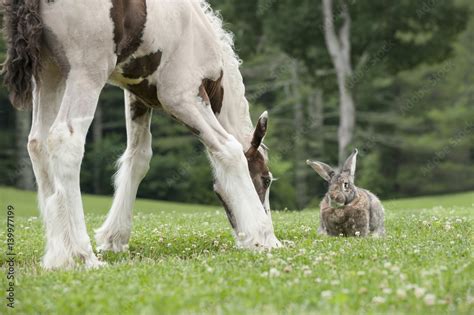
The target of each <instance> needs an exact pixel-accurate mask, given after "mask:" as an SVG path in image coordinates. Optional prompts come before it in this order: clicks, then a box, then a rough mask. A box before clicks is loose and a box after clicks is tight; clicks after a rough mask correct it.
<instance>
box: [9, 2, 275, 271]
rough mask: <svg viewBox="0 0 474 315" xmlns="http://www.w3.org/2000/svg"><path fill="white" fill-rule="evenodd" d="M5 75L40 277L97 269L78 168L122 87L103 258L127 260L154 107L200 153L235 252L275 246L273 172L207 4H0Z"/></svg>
mask: <svg viewBox="0 0 474 315" xmlns="http://www.w3.org/2000/svg"><path fill="white" fill-rule="evenodd" d="M3 4H4V9H5V15H4V18H5V37H6V42H7V48H8V51H7V59H6V61H5V64H4V69H3V72H4V73H3V74H4V80H5V84H6V86H7V87H8V89H9V91H10V100H11V102H12V104H13V106H14V107H15V108H17V109H30V108H31V109H32V126H31V132H30V134H29V137H28V144H27V148H28V152H29V156H30V158H31V162H32V166H33V170H34V173H35V178H36V183H37V190H38V204H39V209H40V212H41V214H42V217H43V221H44V226H45V234H46V246H45V254H44V256H43V259H42V266H43V267H44V268H45V269H67V268H72V267H75V266H77V265H78V264H83V265H84V266H85V267H86V268H97V267H100V266H102V265H103V264H105V262H103V261H101V260H99V259H98V258H97V256H96V255H95V253H94V251H93V248H92V245H91V241H90V238H89V236H88V233H87V230H86V224H85V220H84V211H83V205H82V199H81V191H80V180H79V179H80V168H81V162H82V159H83V156H84V145H85V141H86V134H87V131H88V129H89V127H90V125H91V122H92V120H93V117H94V113H95V110H96V106H97V103H98V99H99V95H100V93H101V90H102V89H103V87H104V86H105V85H106V84H107V83H109V84H112V85H116V86H118V87H120V88H122V89H123V90H124V95H125V116H126V129H127V147H126V150H125V152H124V153H123V155H122V156H121V157H120V159H119V161H118V165H119V168H118V171H117V173H116V175H115V181H114V183H115V193H114V199H113V203H112V206H111V208H110V210H109V212H108V215H107V218H106V220H105V221H104V223H103V224H102V226H101V227H100V228H99V229H97V230H96V231H95V232H96V233H95V239H96V242H97V249H98V250H100V251H114V252H121V251H126V250H127V248H128V243H129V239H130V235H131V228H132V212H133V207H134V202H135V199H136V194H137V190H138V187H139V184H140V182H141V181H142V179H143V178H144V177H145V175H146V173H147V171H148V169H149V163H150V159H151V158H152V149H151V137H152V136H151V133H150V121H151V116H152V111H153V110H156V109H161V110H162V111H164V112H165V113H167V114H169V115H171V116H172V117H173V118H174V119H175V120H177V121H178V122H180V123H181V124H183V125H185V126H187V127H188V128H189V130H190V131H191V132H192V133H194V134H195V135H196V136H197V137H198V138H199V139H200V141H201V142H202V143H203V144H204V146H205V148H206V152H207V155H208V158H209V161H210V164H211V166H212V169H213V173H214V187H213V188H214V191H215V193H216V194H217V196H218V198H219V199H220V201H221V202H222V204H223V206H224V208H225V211H226V213H227V216H228V219H229V222H230V224H231V227H232V228H233V234H234V236H235V239H236V245H237V246H238V247H239V248H244V249H272V248H278V247H281V243H280V241H279V240H278V239H277V238H276V236H275V233H274V228H273V223H272V219H271V213H270V203H269V190H270V186H271V183H272V174H271V172H270V170H269V168H268V149H267V148H266V147H265V145H263V143H262V140H263V138H264V137H265V135H266V132H267V125H268V113H267V112H265V113H263V114H262V115H261V116H260V118H259V120H258V122H257V124H256V126H255V127H254V126H253V124H252V121H251V118H250V114H249V104H248V101H247V100H246V98H245V87H244V84H243V79H242V75H241V73H240V70H239V67H240V63H241V62H240V60H239V58H238V57H237V55H236V53H235V51H234V43H233V38H232V35H231V34H230V33H229V32H227V31H225V30H224V28H223V26H222V19H221V17H220V15H219V14H218V13H216V12H214V11H213V10H212V8H211V7H210V5H209V4H208V3H207V2H206V1H205V0H184V1H168V0H101V1H97V0H81V1H75V0H4V3H3Z"/></svg>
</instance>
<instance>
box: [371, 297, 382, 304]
mask: <svg viewBox="0 0 474 315" xmlns="http://www.w3.org/2000/svg"><path fill="white" fill-rule="evenodd" d="M372 303H374V304H383V303H385V298H384V297H381V296H374V298H373V299H372Z"/></svg>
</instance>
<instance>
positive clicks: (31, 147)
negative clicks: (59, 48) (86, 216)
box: [28, 63, 66, 215]
mask: <svg viewBox="0 0 474 315" xmlns="http://www.w3.org/2000/svg"><path fill="white" fill-rule="evenodd" d="M41 73H42V78H41V88H36V89H35V91H34V98H33V117H32V124H31V131H30V134H29V136H28V153H29V155H30V159H31V164H32V166H33V171H34V173H35V178H36V185H37V188H38V203H39V209H40V211H41V214H42V215H43V214H44V211H45V203H46V199H47V198H48V197H49V196H51V195H52V194H53V192H54V183H53V178H52V177H51V172H50V170H51V165H50V163H49V158H48V148H47V138H48V132H49V128H50V127H51V125H52V124H53V122H54V119H55V118H56V116H57V113H58V111H59V107H60V105H61V100H62V97H63V94H64V89H65V82H66V80H65V79H64V77H63V75H62V74H61V73H60V71H59V69H57V68H56V67H55V66H54V65H53V64H51V63H44V64H43V70H42V72H41Z"/></svg>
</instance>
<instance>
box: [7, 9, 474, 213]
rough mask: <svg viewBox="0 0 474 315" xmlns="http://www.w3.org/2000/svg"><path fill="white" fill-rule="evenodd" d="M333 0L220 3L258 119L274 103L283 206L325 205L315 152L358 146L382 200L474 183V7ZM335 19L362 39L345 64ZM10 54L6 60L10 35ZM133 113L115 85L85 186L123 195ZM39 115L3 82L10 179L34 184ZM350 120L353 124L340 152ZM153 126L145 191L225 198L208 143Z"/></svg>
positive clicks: (361, 164)
mask: <svg viewBox="0 0 474 315" xmlns="http://www.w3.org/2000/svg"><path fill="white" fill-rule="evenodd" d="M324 1H327V2H326V4H328V3H330V4H332V11H331V13H330V14H329V15H326V16H324V14H323V4H322V1H314V0H299V1H297V2H295V1H294V0H260V1H250V0H249V1H236V0H220V1H217V0H213V1H210V2H211V4H212V5H213V7H214V8H215V9H217V10H220V11H221V14H222V16H223V18H224V21H225V27H226V28H227V29H229V30H231V31H232V32H234V34H235V42H236V50H237V52H238V54H239V55H240V57H241V58H242V60H243V61H244V63H243V65H242V73H243V75H244V79H245V83H246V87H247V98H248V99H249V102H250V103H251V111H252V117H254V121H255V119H256V118H257V117H258V116H259V114H260V113H261V112H263V111H264V110H269V114H270V126H269V133H268V136H267V138H266V144H267V145H268V146H269V147H270V159H271V170H272V172H273V173H274V176H275V177H277V178H279V180H278V181H277V182H275V183H274V184H273V186H272V196H271V198H272V208H275V209H284V208H289V209H302V208H304V207H307V206H314V205H316V204H317V202H318V201H319V199H320V197H321V196H322V195H323V194H324V193H325V189H326V185H325V184H324V182H323V181H322V180H321V179H320V178H319V177H318V176H317V175H316V174H315V173H314V172H313V171H312V170H311V169H310V168H309V167H307V166H306V165H305V160H306V159H308V158H311V159H318V160H321V161H325V162H327V163H329V164H332V165H337V164H338V160H340V157H339V156H340V155H341V154H345V153H347V152H348V151H350V150H351V149H352V148H354V147H357V148H359V151H360V155H359V160H358V172H357V174H356V184H358V185H359V186H361V187H365V188H368V189H370V190H372V191H373V192H374V193H377V194H378V195H380V196H381V197H382V198H397V197H402V196H415V195H427V194H443V193H448V192H460V191H467V190H472V189H474V74H473V73H474V54H473V52H474V15H473V14H472V10H473V9H474V3H473V2H472V1H470V0H458V1H442V0H426V1H411V0H400V1H369V0H339V1H338V0H324ZM345 8H347V10H345ZM348 21H350V22H351V23H350V25H349V24H348V23H347V22H348ZM328 22H332V23H333V24H334V28H335V33H334V34H332V35H336V40H337V42H338V43H339V45H341V46H344V45H346V46H347V45H349V46H347V47H350V51H348V52H349V55H350V58H348V59H349V60H346V63H345V65H344V66H345V68H344V67H343V68H341V67H336V66H335V62H334V61H335V59H334V58H337V56H331V55H330V53H329V51H328V45H327V43H328V41H327V39H328V36H330V35H331V34H329V33H328V25H329V24H328ZM344 26H347V30H348V32H347V33H348V36H347V37H345V38H344V35H343V34H342V33H340V32H339V31H340V30H342V29H343V28H344ZM341 46H340V47H341ZM0 52H1V55H2V56H0V57H1V59H2V60H3V59H4V53H5V45H4V43H3V42H0ZM339 52H340V51H339ZM347 70H350V71H347ZM338 78H343V79H344V80H345V83H344V84H343V85H342V90H343V91H341V85H339V86H338ZM341 93H349V94H350V96H351V99H352V101H353V103H354V106H355V113H354V114H352V113H349V114H348V113H347V112H346V111H344V102H343V101H341ZM341 105H342V106H341ZM123 107H124V106H123V93H122V91H120V90H119V89H117V88H114V87H110V86H107V87H106V88H105V89H104V91H103V93H102V96H101V100H100V104H99V106H98V110H97V113H96V117H95V120H94V123H93V126H92V128H91V130H90V132H89V135H88V141H87V145H86V155H85V159H84V162H83V166H82V174H81V175H82V177H81V184H82V190H83V192H86V193H93V194H112V193H113V187H112V180H111V178H112V175H113V173H114V163H115V161H116V160H117V158H118V157H119V156H120V154H121V153H122V152H123V150H124V149H125V144H126V134H125V122H124V113H123ZM30 115H31V113H29V112H15V111H14V110H13V108H12V107H11V106H10V105H9V102H8V99H7V92H6V91H5V89H4V88H3V87H1V89H0V145H1V148H2V150H1V151H0V174H1V177H0V185H6V186H17V187H19V188H24V189H34V177H33V174H32V171H31V167H30V164H29V158H28V154H27V152H26V141H27V136H28V131H29V125H30V119H31V118H30ZM343 117H345V118H346V119H348V120H349V121H350V120H353V121H354V122H355V126H354V128H351V130H350V132H349V135H348V136H349V139H350V143H349V144H348V145H347V146H346V147H344V148H343V149H342V150H341V148H340V145H339V144H340V143H341V141H343V139H341V136H340V134H339V133H338V129H339V128H340V127H341V118H343ZM152 133H153V135H154V140H153V151H154V158H153V160H152V163H151V168H150V172H149V173H148V175H147V177H146V178H145V180H144V181H143V183H142V185H141V186H140V189H139V192H138V196H139V197H142V198H151V199H162V200H173V201H180V202H192V203H206V204H214V203H217V199H216V198H215V195H214V193H213V192H212V175H211V171H210V167H209V165H208V162H207V159H206V156H205V154H204V152H203V146H202V145H201V144H200V142H199V141H197V140H196V139H195V138H194V137H193V136H192V135H191V134H190V133H189V132H188V131H187V129H185V128H182V127H181V126H180V125H178V124H176V123H175V122H174V121H172V120H170V119H169V118H168V117H167V116H166V115H164V114H163V113H161V112H158V111H157V112H156V113H155V115H154V118H153V125H152Z"/></svg>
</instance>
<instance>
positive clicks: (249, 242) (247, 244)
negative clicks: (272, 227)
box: [237, 232, 283, 250]
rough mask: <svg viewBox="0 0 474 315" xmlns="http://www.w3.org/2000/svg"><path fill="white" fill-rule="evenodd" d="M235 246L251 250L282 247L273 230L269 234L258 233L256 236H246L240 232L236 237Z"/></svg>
mask: <svg viewBox="0 0 474 315" xmlns="http://www.w3.org/2000/svg"><path fill="white" fill-rule="evenodd" d="M237 246H238V247H240V248H244V249H253V250H267V249H268V250H271V249H274V248H281V247H283V245H282V244H281V242H280V241H279V240H278V239H277V238H276V236H275V235H274V234H273V232H272V233H271V234H266V233H263V234H262V233H259V234H258V235H257V236H253V237H252V236H250V237H247V236H246V235H245V234H244V233H240V234H239V235H238V237H237Z"/></svg>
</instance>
